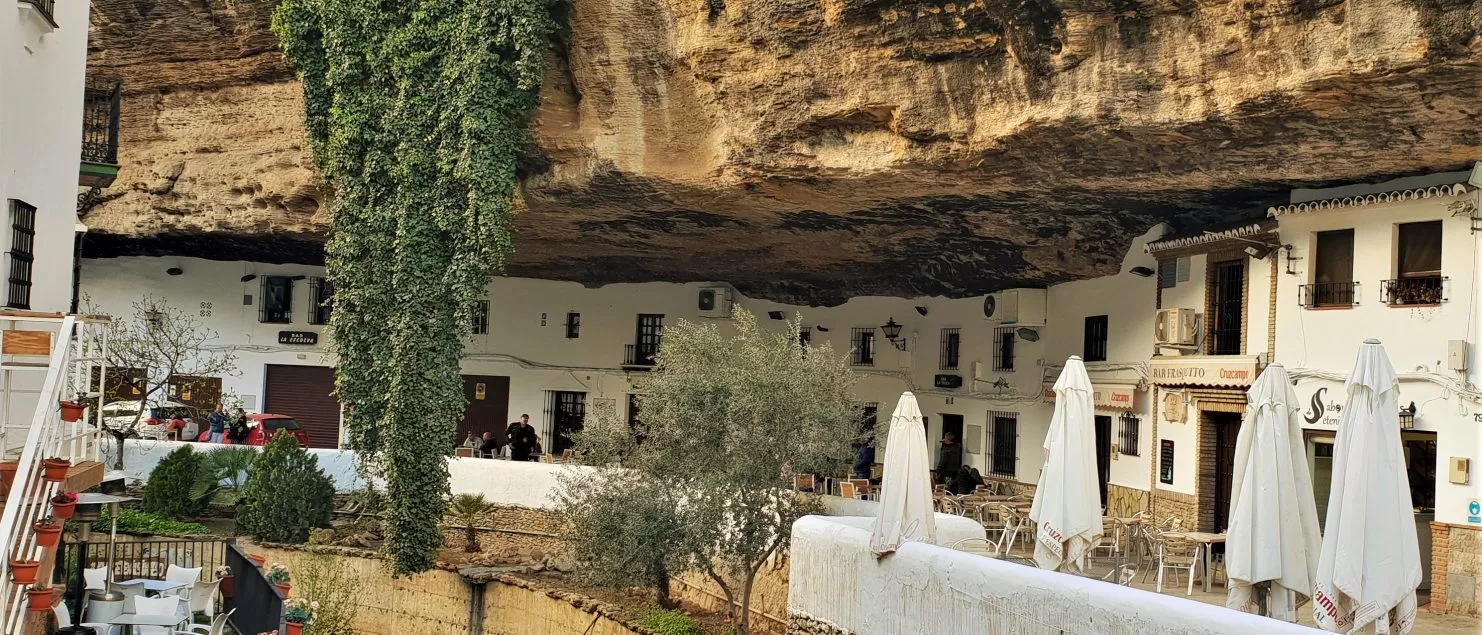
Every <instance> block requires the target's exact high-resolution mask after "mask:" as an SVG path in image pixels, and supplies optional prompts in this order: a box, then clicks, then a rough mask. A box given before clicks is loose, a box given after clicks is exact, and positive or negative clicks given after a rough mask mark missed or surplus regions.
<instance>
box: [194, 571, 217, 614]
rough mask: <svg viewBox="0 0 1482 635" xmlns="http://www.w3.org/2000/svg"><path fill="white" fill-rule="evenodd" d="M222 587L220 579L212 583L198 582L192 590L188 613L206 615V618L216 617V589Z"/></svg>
mask: <svg viewBox="0 0 1482 635" xmlns="http://www.w3.org/2000/svg"><path fill="white" fill-rule="evenodd" d="M220 586H221V580H219V579H218V580H215V581H212V582H197V583H196V584H195V586H194V587H193V588H191V590H190V595H189V596H188V602H187V604H189V606H188V607H187V609H186V610H187V612H189V613H190V614H191V615H195V614H196V613H205V614H206V617H215V616H216V589H217V588H218V587H220Z"/></svg>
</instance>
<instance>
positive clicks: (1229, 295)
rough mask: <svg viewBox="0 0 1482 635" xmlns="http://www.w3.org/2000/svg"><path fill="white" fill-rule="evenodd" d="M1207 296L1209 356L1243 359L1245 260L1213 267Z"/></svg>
mask: <svg viewBox="0 0 1482 635" xmlns="http://www.w3.org/2000/svg"><path fill="white" fill-rule="evenodd" d="M1205 293H1207V294H1208V295H1209V313H1208V314H1207V317H1206V319H1205V322H1206V327H1207V328H1208V329H1209V337H1207V338H1206V344H1205V345H1206V346H1207V348H1208V350H1207V352H1208V354H1210V355H1239V354H1240V352H1241V348H1242V347H1241V340H1242V339H1244V336H1243V331H1244V330H1245V329H1244V328H1243V327H1244V320H1245V260H1244V259H1243V258H1242V259H1240V260H1227V261H1224V262H1212V263H1210V264H1209V277H1208V278H1207V279H1206V283H1205Z"/></svg>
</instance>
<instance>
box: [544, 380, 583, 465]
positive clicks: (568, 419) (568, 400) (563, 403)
mask: <svg viewBox="0 0 1482 635" xmlns="http://www.w3.org/2000/svg"><path fill="white" fill-rule="evenodd" d="M546 395H547V397H546V419H547V420H549V421H550V422H551V438H550V439H547V440H546V443H545V446H546V451H547V452H549V453H551V454H556V455H559V454H561V452H562V451H563V450H566V449H568V448H571V447H572V446H573V445H575V442H574V441H573V440H572V438H571V435H573V434H575V433H577V432H581V429H582V426H583V423H584V421H585V419H586V416H587V393H584V392H567V391H563V390H552V391H549V392H547V393H546Z"/></svg>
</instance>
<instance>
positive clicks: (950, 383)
mask: <svg viewBox="0 0 1482 635" xmlns="http://www.w3.org/2000/svg"><path fill="white" fill-rule="evenodd" d="M932 384H933V385H934V386H936V387H937V388H961V387H962V375H937V376H936V377H935V378H933V380H932Z"/></svg>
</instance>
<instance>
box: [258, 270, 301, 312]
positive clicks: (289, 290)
mask: <svg viewBox="0 0 1482 635" xmlns="http://www.w3.org/2000/svg"><path fill="white" fill-rule="evenodd" d="M257 321H259V322H262V323H264V324H292V323H293V278H290V277H288V276H264V277H263V279H262V302H260V303H258V314H257Z"/></svg>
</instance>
